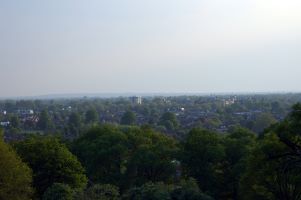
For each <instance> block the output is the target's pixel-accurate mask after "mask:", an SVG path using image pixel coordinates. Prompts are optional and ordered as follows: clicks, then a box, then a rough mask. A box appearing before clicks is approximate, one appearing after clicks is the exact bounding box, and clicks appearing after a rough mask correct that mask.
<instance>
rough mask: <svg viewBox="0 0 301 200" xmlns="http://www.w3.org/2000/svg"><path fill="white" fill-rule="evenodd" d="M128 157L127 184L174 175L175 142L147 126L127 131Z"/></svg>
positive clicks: (165, 178)
mask: <svg viewBox="0 0 301 200" xmlns="http://www.w3.org/2000/svg"><path fill="white" fill-rule="evenodd" d="M126 134H127V136H128V141H129V145H130V148H129V154H130V155H129V158H128V164H127V170H126V177H127V178H126V180H128V181H127V185H130V184H129V183H131V182H132V184H134V185H141V184H143V183H146V182H149V181H152V182H159V181H164V182H166V181H169V180H171V179H173V178H174V176H175V167H176V165H175V163H174V162H173V161H175V159H176V157H177V153H178V151H179V148H178V146H177V142H176V141H175V140H174V139H172V138H170V137H168V136H165V135H162V134H160V133H156V132H154V131H153V130H151V129H149V128H145V129H132V130H129V131H128V132H127V133H126Z"/></svg>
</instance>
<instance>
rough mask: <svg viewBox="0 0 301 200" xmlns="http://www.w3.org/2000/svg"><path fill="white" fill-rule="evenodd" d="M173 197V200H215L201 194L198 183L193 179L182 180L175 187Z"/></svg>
mask: <svg viewBox="0 0 301 200" xmlns="http://www.w3.org/2000/svg"><path fill="white" fill-rule="evenodd" d="M171 197H172V199H173V200H213V198H212V197H210V196H208V195H206V194H204V193H202V192H201V190H200V189H199V186H198V184H197V182H196V181H195V180H194V179H192V178H190V179H188V180H181V181H180V183H179V184H178V185H176V186H174V189H173V190H172V192H171Z"/></svg>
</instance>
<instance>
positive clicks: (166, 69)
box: [0, 0, 301, 97]
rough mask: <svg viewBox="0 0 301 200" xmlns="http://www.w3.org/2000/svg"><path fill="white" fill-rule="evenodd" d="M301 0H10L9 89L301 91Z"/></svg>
mask: <svg viewBox="0 0 301 200" xmlns="http://www.w3.org/2000/svg"><path fill="white" fill-rule="evenodd" d="M300 10H301V1H300V0H243V1H242V0H88V1H85V0H51V1H41V0H27V1H24V0H2V1H0V24H1V26H0V70H1V79H0V96H2V97H3V96H30V95H40V94H53V93H102V92H113V93H114V92H121V93H124V92H137V93H140V92H144V93H145V92H205V93H208V92H209V93H215V92H275V91H276V92H277V91H301V90H300V86H301V78H300V74H301V12H300Z"/></svg>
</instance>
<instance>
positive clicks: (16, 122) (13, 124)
mask: <svg viewBox="0 0 301 200" xmlns="http://www.w3.org/2000/svg"><path fill="white" fill-rule="evenodd" d="M10 124H11V127H12V128H20V119H19V117H18V116H17V115H12V116H11V117H10Z"/></svg>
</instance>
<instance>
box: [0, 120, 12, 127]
mask: <svg viewBox="0 0 301 200" xmlns="http://www.w3.org/2000/svg"><path fill="white" fill-rule="evenodd" d="M9 124H10V122H9V121H7V122H0V126H3V127H8V126H9Z"/></svg>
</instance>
